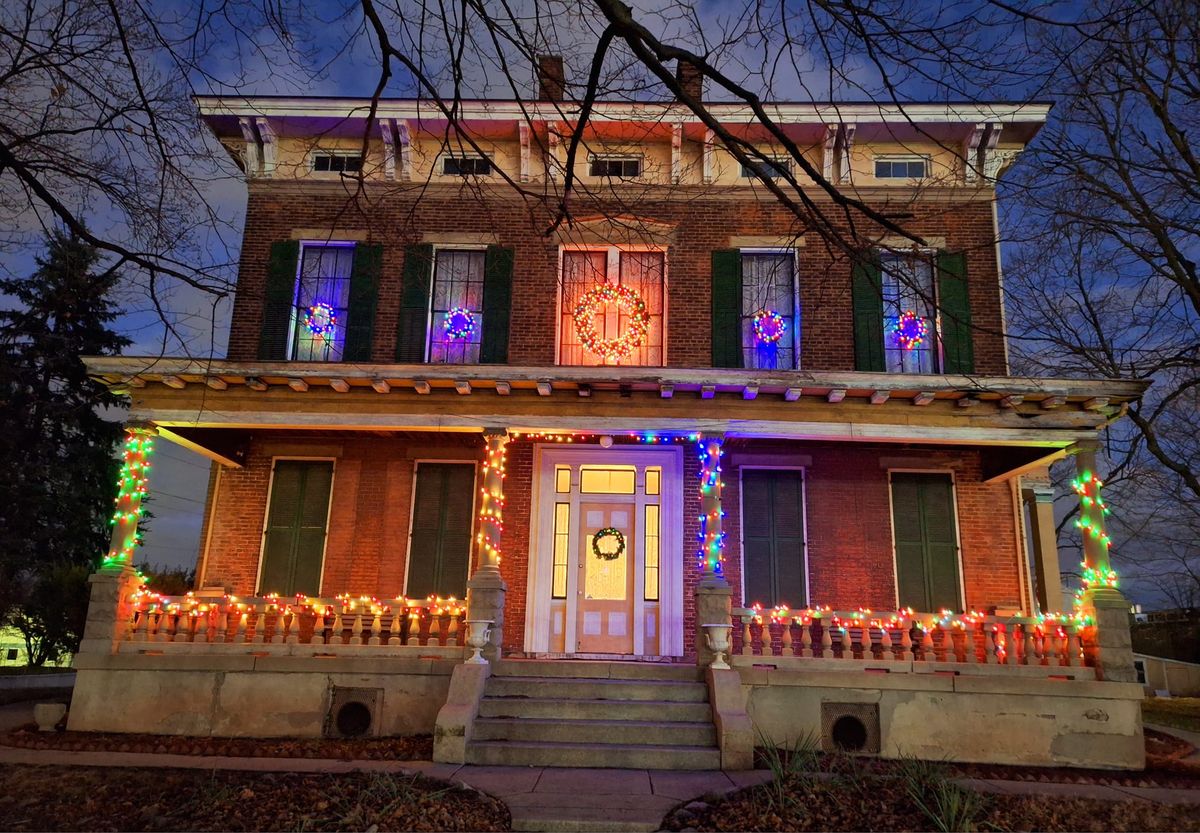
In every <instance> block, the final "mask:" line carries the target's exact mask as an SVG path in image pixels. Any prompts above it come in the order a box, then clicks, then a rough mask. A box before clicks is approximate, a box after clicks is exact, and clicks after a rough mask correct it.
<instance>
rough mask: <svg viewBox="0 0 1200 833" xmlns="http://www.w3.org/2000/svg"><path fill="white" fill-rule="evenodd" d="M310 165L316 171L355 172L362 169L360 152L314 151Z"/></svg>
mask: <svg viewBox="0 0 1200 833" xmlns="http://www.w3.org/2000/svg"><path fill="white" fill-rule="evenodd" d="M312 166H313V170H314V171H316V172H317V173H339V174H340V173H357V172H358V171H361V170H362V154H361V153H324V152H321V153H314V154H313V156H312Z"/></svg>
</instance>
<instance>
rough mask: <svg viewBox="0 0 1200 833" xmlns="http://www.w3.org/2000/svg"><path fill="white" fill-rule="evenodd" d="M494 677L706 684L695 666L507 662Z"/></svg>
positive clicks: (496, 669)
mask: <svg viewBox="0 0 1200 833" xmlns="http://www.w3.org/2000/svg"><path fill="white" fill-rule="evenodd" d="M492 676H493V677H576V678H583V679H589V680H602V679H610V680H677V681H680V682H689V683H697V682H702V681H703V680H704V669H703V668H699V667H697V666H696V665H694V664H692V663H686V664H684V663H665V662H605V661H604V660H566V659H545V660H542V659H506V660H501V661H500V662H498V663H495V664H493V665H492Z"/></svg>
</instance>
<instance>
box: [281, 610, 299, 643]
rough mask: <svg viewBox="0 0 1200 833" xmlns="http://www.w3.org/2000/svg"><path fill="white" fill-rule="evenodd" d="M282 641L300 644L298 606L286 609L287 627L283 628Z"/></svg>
mask: <svg viewBox="0 0 1200 833" xmlns="http://www.w3.org/2000/svg"><path fill="white" fill-rule="evenodd" d="M283 641H284V642H286V643H287V644H288V645H299V644H300V608H297V607H293V608H290V609H289V610H288V622H287V628H286V629H285V630H284V639H283Z"/></svg>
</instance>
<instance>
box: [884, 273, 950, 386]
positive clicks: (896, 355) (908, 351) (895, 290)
mask: <svg viewBox="0 0 1200 833" xmlns="http://www.w3.org/2000/svg"><path fill="white" fill-rule="evenodd" d="M881 267H882V272H883V274H882V284H883V287H882V288H883V348H884V349H883V352H884V358H885V360H886V365H887V369H888V372H890V373H934V372H936V371H937V364H938V362H937V355H938V343H937V341H938V340H937V320H936V317H935V315H934V310H935V309H936V305H935V303H934V299H935V295H934V283H933V259H932V257H931V256H928V255H920V254H917V255H907V254H904V255H886V256H884V257H883V258H882V260H881ZM906 312H913V313H915V314H916V315H917V316H918V317H919V318H920V319H921V320H922V321H923V322H924V323H925V331H926V336H925V338H924V339H923V341H922V342H921V344H920V345H918V346H916V347H912V348H906V347H904V346H902V344H901V342H900V339H899V338H898V337H897V332H896V328H897V326H898V325H899V323H900V318H901V316H903V315H904V313H906Z"/></svg>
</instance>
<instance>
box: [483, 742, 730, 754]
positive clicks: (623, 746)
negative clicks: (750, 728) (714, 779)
mask: <svg viewBox="0 0 1200 833" xmlns="http://www.w3.org/2000/svg"><path fill="white" fill-rule="evenodd" d="M481 747H495V748H500V749H533V750H542V751H546V752H550V751H554V750H559V749H580V750H585V751H586V750H602V751H605V752H625V751H628V752H636V753H639V754H640V753H645V752H662V753H665V754H670V755H675V754H679V753H683V752H693V753H697V754H702V755H709V754H712V753H713V752H717V751H719V748H718V747H717V746H663V745H662V744H645V745H641V744H630V743H578V742H573V741H552V740H472V741H468V742H467V749H468V750H470V749H479V748H481Z"/></svg>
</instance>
